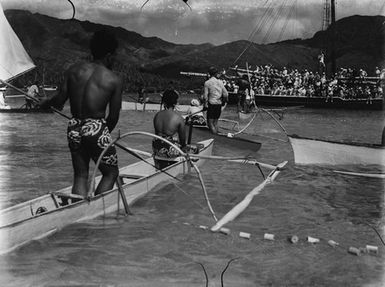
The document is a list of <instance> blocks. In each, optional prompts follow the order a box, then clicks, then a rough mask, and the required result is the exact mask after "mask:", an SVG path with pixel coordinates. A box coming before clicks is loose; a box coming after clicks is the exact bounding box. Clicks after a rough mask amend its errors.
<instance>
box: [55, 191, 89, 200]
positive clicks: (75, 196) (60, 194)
mask: <svg viewBox="0 0 385 287" xmlns="http://www.w3.org/2000/svg"><path fill="white" fill-rule="evenodd" d="M52 194H53V195H56V196H57V197H60V198H70V199H84V197H83V196H81V195H79V194H74V193H64V192H53V193H52Z"/></svg>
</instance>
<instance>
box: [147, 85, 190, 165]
mask: <svg viewBox="0 0 385 287" xmlns="http://www.w3.org/2000/svg"><path fill="white" fill-rule="evenodd" d="M178 98H179V95H178V93H177V92H176V91H175V90H173V89H167V90H166V91H165V92H164V93H163V98H162V102H163V106H164V110H162V111H160V112H158V113H157V114H156V115H155V117H154V121H153V123H154V129H155V134H156V135H158V136H161V137H163V138H165V139H167V140H168V141H170V142H172V143H175V144H176V145H178V146H179V147H181V148H182V149H185V148H186V131H185V122H184V119H183V118H182V117H181V116H180V115H179V114H178V113H176V112H175V111H174V108H175V106H176V104H177V103H178ZM176 136H178V138H176ZM152 150H153V153H154V156H155V157H165V158H173V157H176V156H178V155H179V152H177V151H176V150H175V149H174V148H173V147H172V146H170V145H169V144H167V143H166V142H165V141H162V140H160V139H154V140H153V141H152ZM171 164H173V162H172V161H162V160H156V159H155V166H156V168H158V169H162V168H165V167H167V166H169V165H171Z"/></svg>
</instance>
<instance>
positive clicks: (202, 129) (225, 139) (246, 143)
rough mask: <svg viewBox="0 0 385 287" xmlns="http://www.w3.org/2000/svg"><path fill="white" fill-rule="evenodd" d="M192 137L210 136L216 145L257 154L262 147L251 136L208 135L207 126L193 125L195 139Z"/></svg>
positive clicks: (230, 134)
mask: <svg viewBox="0 0 385 287" xmlns="http://www.w3.org/2000/svg"><path fill="white" fill-rule="evenodd" d="M194 135H198V136H199V137H200V138H202V137H207V136H210V137H212V138H213V139H214V140H215V142H216V143H218V144H224V145H226V146H230V147H236V148H239V149H241V150H244V151H246V152H257V151H258V150H260V148H261V147H262V143H260V142H257V141H255V140H254V139H253V136H252V135H248V134H244V133H240V134H235V135H234V134H232V133H218V134H212V133H210V131H209V128H208V127H207V126H198V125H194V126H193V130H192V138H195V137H194ZM195 140H196V138H195Z"/></svg>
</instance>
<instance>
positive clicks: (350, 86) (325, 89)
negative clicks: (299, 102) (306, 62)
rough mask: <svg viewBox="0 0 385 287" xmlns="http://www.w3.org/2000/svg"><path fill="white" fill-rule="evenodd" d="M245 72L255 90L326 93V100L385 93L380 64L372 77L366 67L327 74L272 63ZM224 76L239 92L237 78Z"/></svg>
mask: <svg viewBox="0 0 385 287" xmlns="http://www.w3.org/2000/svg"><path fill="white" fill-rule="evenodd" d="M235 71H236V72H237V69H235ZM321 71H322V69H321ZM237 73H238V74H239V75H240V74H241V73H240V72H237ZM242 74H243V75H244V76H246V77H245V78H246V80H248V81H249V85H250V86H251V88H252V89H250V92H251V93H252V94H263V95H273V96H274V95H279V96H303V97H324V98H325V99H326V100H328V99H330V100H332V98H333V97H341V98H344V99H362V98H363V99H367V100H368V101H370V100H371V99H374V98H381V97H383V96H384V90H383V89H384V82H385V69H382V70H380V69H379V68H378V67H376V68H375V71H374V73H373V74H374V75H373V76H370V77H368V73H367V71H365V70H364V69H359V70H355V69H351V68H340V69H339V70H338V71H337V73H336V74H335V75H334V76H333V77H331V78H327V77H326V74H325V72H324V71H323V72H318V71H317V72H312V71H310V70H307V69H304V70H298V69H295V68H294V69H288V68H286V67H283V68H282V69H277V68H275V67H274V66H272V65H266V66H257V67H256V68H255V69H251V67H250V68H249V73H248V74H246V73H245V72H244V71H242ZM222 80H223V82H224V84H225V87H226V88H227V90H228V91H231V92H234V93H238V90H239V84H238V82H237V80H236V79H234V78H232V77H227V76H226V75H224V76H223V77H222Z"/></svg>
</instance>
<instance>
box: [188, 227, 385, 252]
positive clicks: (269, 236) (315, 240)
mask: <svg viewBox="0 0 385 287" xmlns="http://www.w3.org/2000/svg"><path fill="white" fill-rule="evenodd" d="M183 224H184V225H191V226H194V225H193V224H191V223H188V222H184V223H183ZM198 228H200V229H203V230H210V228H209V227H208V226H205V225H199V226H198ZM219 232H220V233H222V234H225V235H229V234H230V233H231V231H230V229H229V228H226V227H222V228H220V229H219ZM239 237H241V238H244V239H251V234H250V233H247V232H239ZM263 239H264V240H270V241H274V240H275V235H274V234H271V233H265V234H264V235H263ZM288 241H289V242H290V243H293V244H296V243H298V242H299V238H298V236H297V235H292V236H289V237H288ZM306 241H307V242H308V243H313V244H316V243H319V242H320V239H319V238H315V237H311V236H307V237H306ZM327 244H328V245H329V246H331V247H333V248H336V247H339V246H340V244H339V243H338V242H335V241H334V240H328V242H327ZM347 251H348V253H350V254H353V255H357V256H360V255H362V254H378V251H379V249H378V246H374V245H366V246H365V247H359V248H357V247H353V246H351V247H349V248H348V250H347Z"/></svg>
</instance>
